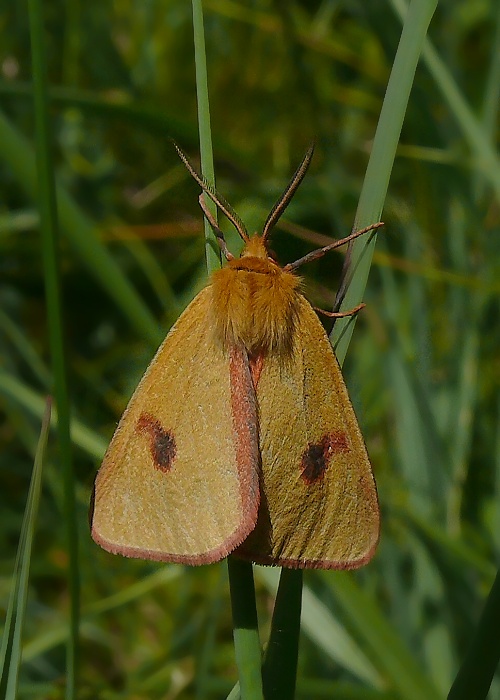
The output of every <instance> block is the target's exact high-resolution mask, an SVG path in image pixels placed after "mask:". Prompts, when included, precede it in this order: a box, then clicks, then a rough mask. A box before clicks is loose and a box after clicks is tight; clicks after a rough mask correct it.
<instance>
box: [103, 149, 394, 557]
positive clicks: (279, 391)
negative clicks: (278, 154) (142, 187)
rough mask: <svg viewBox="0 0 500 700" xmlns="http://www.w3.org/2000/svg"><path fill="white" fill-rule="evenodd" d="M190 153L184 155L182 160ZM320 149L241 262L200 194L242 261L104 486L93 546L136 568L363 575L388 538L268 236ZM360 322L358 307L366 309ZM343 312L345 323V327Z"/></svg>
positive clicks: (145, 407)
mask: <svg viewBox="0 0 500 700" xmlns="http://www.w3.org/2000/svg"><path fill="white" fill-rule="evenodd" d="M178 150H179V149H178ZM312 152H313V148H312V147H311V148H310V149H309V150H308V152H307V153H306V155H305V157H304V159H303V161H302V163H301V165H300V166H299V168H298V170H297V172H296V173H295V175H294V177H293V178H292V180H291V181H290V183H289V185H288V186H287V188H286V190H285V192H284V193H283V195H282V197H281V198H280V199H279V201H278V202H277V203H276V205H275V206H274V208H273V209H272V211H271V213H270V214H269V217H268V219H267V222H266V224H265V226H264V229H263V233H262V235H254V236H251V237H250V236H249V235H248V233H247V231H246V229H245V227H244V225H243V223H242V221H241V220H240V219H239V217H238V216H237V215H236V214H235V212H234V211H233V210H232V209H231V207H230V206H229V205H228V204H227V202H225V200H223V199H222V198H221V197H220V196H219V195H218V194H217V193H216V192H215V190H213V188H212V187H210V186H209V185H208V184H207V183H206V182H205V181H204V180H203V179H202V178H201V177H200V176H199V175H198V174H197V173H196V172H195V171H194V170H193V168H192V167H191V165H190V164H189V162H188V161H187V159H186V157H185V156H184V154H183V153H182V152H181V151H179V154H180V156H181V158H182V159H183V161H184V163H185V164H186V166H187V167H188V169H189V171H190V172H191V174H192V175H193V177H194V178H195V179H196V180H197V182H198V183H199V185H200V186H201V188H202V190H203V192H204V193H205V194H206V195H208V196H209V197H210V198H211V199H212V200H213V201H214V202H215V203H216V204H217V206H218V207H219V208H220V209H221V211H222V212H224V214H225V215H226V216H227V217H228V218H229V220H230V221H231V222H232V223H233V224H234V225H235V227H236V229H237V230H238V232H239V234H240V236H241V238H242V239H243V241H244V244H245V246H244V249H243V252H242V254H241V256H240V257H239V258H234V257H233V256H232V255H231V254H230V253H229V251H228V250H227V247H226V244H225V241H224V237H223V235H222V232H221V231H220V229H219V228H218V226H217V224H216V222H215V220H214V219H213V217H212V216H211V215H210V213H209V211H208V209H207V208H206V206H205V204H204V200H203V196H204V195H203V194H202V195H201V196H200V203H201V205H202V208H203V211H204V212H205V215H206V216H207V218H208V220H209V221H210V223H211V225H212V227H213V228H214V231H215V233H216V235H217V240H218V241H219V244H220V247H221V249H222V251H223V253H224V255H225V257H226V259H227V264H226V266H225V267H223V268H222V269H221V270H218V271H217V272H215V273H214V274H213V275H212V278H211V280H210V283H209V284H208V285H207V287H206V288H205V289H204V290H203V291H201V292H200V293H199V294H198V296H197V297H196V298H195V299H194V301H193V302H192V303H191V304H190V305H189V306H188V307H187V309H186V310H185V311H184V313H183V314H182V315H181V317H180V318H179V320H178V321H177V323H176V324H175V325H174V327H173V328H172V329H171V331H170V332H169V334H168V335H167V337H166V339H165V341H164V342H163V344H162V345H161V347H160V348H159V350H158V352H157V354H156V356H155V357H154V359H153V361H152V362H151V364H150V366H149V367H148V369H147V371H146V373H145V374H144V377H143V378H142V380H141V382H140V383H139V386H138V387H137V389H136V391H135V393H134V395H133V396H132V398H131V400H130V403H129V404H128V407H127V409H126V411H125V413H124V414H123V417H122V419H121V421H120V423H119V425H118V427H117V429H116V432H115V434H114V436H113V439H112V440H111V443H110V445H109V448H108V450H107V452H106V455H105V457H104V461H103V464H102V466H101V468H100V470H99V472H98V474H97V477H96V480H95V488H94V498H93V512H92V537H93V538H94V540H95V541H96V542H97V543H98V544H100V545H101V546H102V547H104V549H106V550H108V551H109V552H113V553H118V554H123V555H125V556H130V557H140V558H143V559H154V560H159V561H169V562H179V563H184V564H208V563H210V562H215V561H218V560H220V559H222V558H223V557H225V556H227V555H228V554H230V553H234V554H235V555H236V556H239V557H242V558H245V559H249V560H251V561H254V562H258V563H261V564H276V565H281V566H286V567H292V568H325V569H330V568H333V569H350V568H355V567H358V566H361V565H363V564H365V563H366V562H367V561H368V560H369V559H370V558H371V557H372V556H373V553H374V551H375V548H376V546H377V543H378V538H379V508H378V500H377V491H376V486H375V482H374V478H373V474H372V470H371V467H370V462H369V460H368V455H367V453H366V448H365V445H364V442H363V438H362V436H361V432H360V430H359V426H358V423H357V420H356V417H355V415H354V411H353V408H352V406H351V403H350V400H349V396H348V394H347V390H346V387H345V384H344V381H343V378H342V374H341V372H340V369H339V366H338V363H337V360H336V358H335V355H334V353H333V350H332V347H331V345H330V342H329V340H328V337H327V335H326V333H325V331H324V329H323V327H322V325H321V323H320V322H319V320H318V318H317V316H316V313H315V312H314V310H313V308H312V307H311V305H310V304H309V302H308V301H306V299H305V298H304V296H303V295H302V293H301V289H300V279H299V278H298V277H297V276H296V274H295V270H296V269H297V268H298V267H299V266H300V265H302V264H303V263H305V262H308V261H309V260H313V259H315V258H318V257H320V256H321V255H323V254H324V253H325V252H327V251H328V250H331V249H333V248H335V247H337V246H338V245H341V244H342V243H346V242H347V241H349V240H352V239H353V238H355V237H356V236H358V235H361V234H362V233H364V232H365V231H368V230H370V229H373V228H377V227H378V226H380V225H381V224H380V223H379V224H374V225H373V226H371V227H368V228H367V229H364V230H363V231H357V232H355V233H354V234H351V236H348V237H347V238H346V239H343V240H342V241H337V242H336V243H334V244H332V245H330V246H327V247H326V248H322V249H321V250H319V251H313V253H310V254H309V255H306V256H305V257H304V258H301V259H300V260H298V261H296V262H295V263H292V264H288V265H285V266H284V267H280V266H279V265H278V264H277V263H276V262H275V260H274V259H273V258H272V257H271V256H270V253H269V250H268V240H269V234H270V231H271V229H272V228H273V226H274V225H275V224H276V222H277V220H278V219H279V217H280V216H281V214H282V213H283V211H284V210H285V208H286V206H287V204H288V203H289V201H290V199H291V198H292V196H293V194H294V192H295V190H296V189H297V187H298V185H299V184H300V182H301V180H302V178H303V177H304V175H305V173H306V170H307V167H308V165H309V163H310V160H311V158H312ZM353 311H355V310H353ZM336 315H342V314H336Z"/></svg>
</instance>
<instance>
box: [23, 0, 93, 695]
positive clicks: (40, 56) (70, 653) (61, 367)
mask: <svg viewBox="0 0 500 700" xmlns="http://www.w3.org/2000/svg"><path fill="white" fill-rule="evenodd" d="M28 10H29V21H30V37H31V52H32V70H33V85H34V102H35V135H36V150H37V158H36V163H37V173H38V203H39V207H40V229H41V237H42V258H43V268H44V280H45V296H46V303H47V317H48V330H49V339H50V352H51V365H52V373H53V379H54V395H55V399H56V404H57V409H58V416H59V420H58V426H57V440H58V445H59V459H60V468H61V470H62V481H63V490H64V521H65V530H66V545H67V551H68V559H69V562H68V590H69V598H70V627H71V634H70V639H69V643H68V647H67V658H66V697H67V698H68V699H71V698H74V697H75V693H76V673H77V665H78V634H79V630H78V628H79V619H80V574H79V562H78V532H77V522H76V507H75V506H76V499H75V475H74V470H73V456H72V447H71V435H70V405H69V394H68V382H67V369H66V357H65V349H64V342H63V320H62V297H61V289H60V277H61V275H60V269H59V235H58V233H59V222H58V216H57V203H56V192H55V180H54V165H53V161H52V142H51V141H52V139H51V128H50V124H49V116H48V115H49V108H48V96H47V68H46V51H45V26H44V16H43V11H42V3H41V0H29V2H28Z"/></svg>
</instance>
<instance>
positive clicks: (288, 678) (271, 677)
mask: <svg viewBox="0 0 500 700" xmlns="http://www.w3.org/2000/svg"><path fill="white" fill-rule="evenodd" d="M283 596H284V598H285V599H284V600H283V599H282V598H283ZM301 609H302V571H294V570H292V569H283V570H282V572H281V577H280V583H279V587H278V592H277V595H276V602H275V605H274V613H273V618H272V622H271V635H270V637H269V642H268V645H267V649H266V655H265V658H264V665H263V668H262V682H263V686H264V697H266V698H282V699H283V700H293V698H294V697H295V684H296V679H297V660H298V656H299V636H300V613H301Z"/></svg>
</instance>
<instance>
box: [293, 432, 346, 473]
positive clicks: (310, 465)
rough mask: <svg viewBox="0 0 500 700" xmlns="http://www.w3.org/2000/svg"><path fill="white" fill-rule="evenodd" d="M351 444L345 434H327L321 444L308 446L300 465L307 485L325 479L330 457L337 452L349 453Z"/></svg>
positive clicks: (316, 443)
mask: <svg viewBox="0 0 500 700" xmlns="http://www.w3.org/2000/svg"><path fill="white" fill-rule="evenodd" d="M348 451H349V443H348V441H347V435H346V434H345V433H344V432H336V433H327V434H326V435H323V437H322V438H321V440H320V441H319V442H315V443H312V444H310V445H308V446H307V448H306V449H305V450H304V453H303V455H302V460H301V464H300V469H301V476H302V478H303V480H304V481H305V483H306V484H307V485H310V484H315V483H316V482H318V481H321V480H322V479H323V476H324V474H325V471H326V469H327V467H328V462H329V460H330V457H331V456H332V455H333V454H335V453H337V452H348Z"/></svg>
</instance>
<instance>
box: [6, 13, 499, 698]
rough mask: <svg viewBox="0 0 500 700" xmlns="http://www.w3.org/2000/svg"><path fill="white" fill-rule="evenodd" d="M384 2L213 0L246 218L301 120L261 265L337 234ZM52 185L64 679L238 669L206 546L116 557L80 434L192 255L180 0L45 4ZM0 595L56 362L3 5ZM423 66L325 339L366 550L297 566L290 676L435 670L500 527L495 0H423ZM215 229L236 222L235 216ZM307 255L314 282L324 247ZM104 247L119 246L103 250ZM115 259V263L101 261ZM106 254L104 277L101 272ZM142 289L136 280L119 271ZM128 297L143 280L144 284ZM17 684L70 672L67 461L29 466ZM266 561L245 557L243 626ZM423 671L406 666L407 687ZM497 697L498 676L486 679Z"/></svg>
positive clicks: (35, 692) (142, 342) (441, 678)
mask: <svg viewBox="0 0 500 700" xmlns="http://www.w3.org/2000/svg"><path fill="white" fill-rule="evenodd" d="M397 7H399V2H397V1H396V0H393V2H389V1H388V2H382V1H377V2H357V1H355V0H351V1H350V0H346V1H345V2H340V1H337V0H323V1H320V0H318V1H317V2H315V1H313V2H306V0H303V1H302V2H301V1H298V0H297V1H294V2H284V1H283V0H275V1H274V2H273V1H272V0H255V1H250V0H238V1H237V0H206V2H204V10H205V30H206V43H207V60H208V77H209V90H210V100H211V116H212V129H213V139H214V155H215V168H216V174H217V187H218V189H219V190H220V192H221V193H223V194H224V196H225V197H226V198H227V199H228V200H229V202H230V203H231V204H232V205H233V207H234V208H235V209H236V211H237V212H238V213H239V214H240V216H241V217H242V218H243V220H244V221H245V222H246V224H247V226H248V228H249V229H253V230H257V229H258V228H259V227H260V226H261V225H262V223H263V221H264V220H265V218H266V216H267V213H268V211H269V209H270V208H271V206H272V205H273V203H274V201H275V199H276V198H277V196H278V195H279V194H280V192H281V190H282V189H283V187H284V185H285V184H286V182H287V181H288V178H289V177H290V175H291V174H292V172H293V171H294V169H295V166H296V165H297V164H298V162H299V161H300V159H301V157H302V156H303V154H304V152H305V150H306V148H307V146H308V145H309V143H310V142H311V140H312V139H314V138H315V139H316V141H317V148H316V155H315V158H314V161H313V165H312V167H311V170H310V173H309V174H308V176H307V177H306V179H305V181H304V183H303V184H302V186H301V188H300V190H299V192H298V193H297V195H296V197H295V199H294V200H293V202H292V204H291V205H290V207H289V209H288V210H287V213H286V216H285V217H284V219H283V221H282V223H281V224H280V226H279V227H278V228H277V229H276V231H275V233H274V237H273V243H272V246H273V249H274V250H275V252H276V254H277V256H278V259H279V260H280V261H281V262H282V263H286V262H290V261H293V260H295V259H297V258H299V257H300V256H301V255H304V254H305V253H306V252H308V251H309V250H311V249H313V248H315V247H318V245H324V244H325V243H327V242H328V238H327V237H341V236H343V235H346V234H347V233H349V231H350V228H351V225H352V221H353V218H354V213H355V211H356V205H357V200H358V197H359V192H360V189H361V184H362V180H363V176H364V172H365V168H366V163H367V160H368V155H369V152H370V147H371V141H372V139H373V135H374V132H375V128H376V124H377V119H378V115H379V112H380V108H381V105H382V101H383V97H384V91H385V87H386V84H387V80H388V76H389V73H390V70H391V65H392V61H393V59H394V54H395V51H396V48H397V44H398V41H399V37H400V33H401V20H400V18H399V15H398V12H397V9H396V8H397ZM44 11H45V17H46V26H45V33H46V39H47V46H48V64H49V80H50V85H51V92H50V96H51V103H50V104H51V109H50V118H51V126H52V130H53V138H54V158H55V163H56V173H57V180H58V183H59V187H60V194H59V210H60V219H61V255H62V257H61V267H62V275H63V298H64V306H65V312H64V313H65V322H66V329H65V334H66V350H67V358H68V363H69V373H70V386H71V403H72V408H73V419H74V420H75V421H76V424H75V429H74V433H73V437H74V441H75V443H76V447H75V467H76V473H77V478H78V482H77V509H78V513H77V518H78V523H79V534H80V538H79V539H80V541H79V561H80V581H81V588H82V606H83V608H82V616H83V622H82V650H81V672H80V687H79V693H78V697H81V698H104V699H106V700H108V699H109V700H111V699H113V700H114V699H115V698H131V699H133V700H142V699H143V698H144V699H146V698H162V699H164V698H165V699H168V700H170V699H173V698H177V697H179V698H207V699H208V698H221V697H225V695H226V694H227V693H228V692H229V691H230V689H231V687H232V686H233V684H234V682H235V680H236V669H235V662H234V651H233V647H232V629H231V616H230V609H229V594H228V585H227V573H226V566H225V563H224V562H223V563H221V564H219V565H213V566H207V567H201V568H197V569H189V568H182V567H180V566H175V565H170V566H159V565H157V564H153V563H147V562H140V561H133V560H127V559H124V558H121V557H114V556H112V555H110V554H107V553H106V552H104V551H102V550H100V549H99V548H98V547H97V546H96V545H95V544H94V543H93V542H92V541H91V539H90V536H89V531H88V522H87V510H88V500H89V495H90V491H91V487H92V482H93V478H94V475H95V472H96V470H97V468H98V465H99V458H100V456H101V455H102V451H103V449H104V448H105V446H106V444H107V441H108V440H109V438H110V436H111V434H112V432H113V429H114V427H115V425H116V422H117V420H118V418H119V416H120V415H121V412H122V411H123V409H124V408H125V405H126V402H127V400H128V398H129V397H130V395H131V393H132V391H133V389H134V387H135V385H136V384H137V382H138V380H139V378H140V377H141V375H142V373H143V371H144V369H145V367H146V366H147V363H148V362H149V360H150V359H151V357H152V354H153V352H154V350H155V348H156V346H157V344H158V343H159V341H160V340H161V339H162V337H163V336H164V335H165V333H166V332H167V330H168V328H169V327H170V325H171V324H172V323H173V321H174V320H175V319H176V317H177V316H178V314H179V313H180V311H181V310H182V309H183V308H184V307H185V305H186V304H187V303H188V302H189V300H190V299H192V297H193V296H194V294H195V293H196V291H197V290H199V289H200V288H201V287H202V286H203V285H204V283H205V281H206V266H205V260H204V243H203V232H202V218H201V214H200V211H199V208H198V203H197V198H198V194H199V188H198V187H197V185H196V184H195V183H194V182H193V181H192V180H191V178H190V176H189V175H188V173H187V172H186V171H185V169H184V167H183V166H182V164H181V163H180V161H179V159H178V157H177V155H176V154H175V151H174V148H173V147H172V144H171V143H170V141H169V139H170V138H174V139H175V140H176V141H177V142H178V143H179V144H180V145H181V146H182V147H183V149H184V150H186V151H187V152H188V153H189V154H190V155H191V156H192V158H193V160H194V161H195V162H196V159H197V154H198V131H197V116H196V94H195V75H194V57H193V30H192V9H191V4H190V3H189V2H188V1H187V0H157V1H156V2H149V1H145V0H142V1H136V2H127V1H126V0H115V2H108V1H106V0H99V1H98V2H97V1H94V2H88V3H83V2H80V1H79V0H66V2H62V1H61V0H51V2H50V3H48V2H46V3H45V8H44ZM0 37H1V41H0V77H1V80H0V359H1V366H0V406H1V410H2V423H1V424H0V445H1V447H2V449H1V451H0V479H1V481H0V518H1V530H0V608H1V609H2V610H4V609H5V608H6V607H7V600H8V595H9V590H10V585H11V575H12V571H13V569H14V560H15V556H16V548H17V544H18V539H19V532H20V527H21V520H22V517H23V512H24V507H25V503H26V497H27V491H28V486H29V479H30V476H31V469H32V464H33V454H34V449H35V445H36V439H37V435H38V432H39V426H40V419H41V413H42V405H43V397H44V396H45V394H46V393H47V390H48V387H49V386H50V370H49V362H50V360H49V354H48V335H47V326H46V316H45V304H44V282H43V270H42V266H41V252H40V251H41V247H40V238H39V230H38V214H37V208H36V205H35V203H34V191H35V174H34V173H35V171H34V166H35V160H34V159H35V151H34V145H33V139H34V123H33V95H32V90H31V55H30V40H29V31H28V16H27V11H26V7H25V5H24V4H22V3H19V2H14V0H3V2H2V4H1V6H0ZM429 39H430V41H431V42H432V46H430V47H428V49H427V51H426V53H425V54H424V57H423V59H422V61H421V62H420V64H419V68H418V70H417V74H416V79H415V84H414V88H413V91H412V94H411V97H410V102H409V107H408V112H407V116H406V120H405V123H404V127H403V131H402V134H401V141H400V146H399V149H398V153H397V157H396V161H395V165H394V170H393V175H392V178H391V182H390V186H389V193H388V197H387V201H386V206H385V209H384V212H383V219H384V221H385V222H386V228H385V231H384V232H383V233H382V234H380V235H379V239H378V243H377V249H376V253H375V257H374V262H373V266H372V270H371V274H370V279H369V285H368V289H367V292H366V295H365V299H364V300H365V302H366V303H367V308H366V309H365V310H364V311H363V312H362V314H361V316H360V318H359V319H358V322H357V325H356V330H355V333H354V337H353V342H352V343H351V346H350V348H349V353H348V356H347V359H346V363H345V365H344V374H345V377H346V383H347V385H348V387H349V390H350V394H351V397H352V400H353V403H354V405H355V408H356V411H357V414H358V418H359V421H360V424H361V428H362V431H363V434H364V436H365V440H366V443H367V447H368V452H369V454H370V456H371V459H372V463H373V467H374V471H375V475H376V478H377V483H378V487H379V495H380V501H381V508H382V537H381V543H380V546H379V550H378V553H377V555H376V556H375V558H374V560H373V561H372V562H371V563H370V564H369V565H368V566H367V567H366V568H364V569H363V570H361V571H359V572H357V573H354V574H346V573H336V572H307V573H306V575H305V584H306V589H305V592H304V609H303V620H302V621H303V635H302V640H301V651H300V658H299V681H298V689H297V697H299V698H316V697H317V698H332V697H338V698H376V699H378V698H380V699H382V698H384V699H385V698H394V699H397V698H415V700H417V699H418V698H419V697H422V698H425V697H431V695H429V694H428V695H425V694H423V691H422V690H421V689H420V688H421V687H424V686H425V684H429V687H430V688H432V692H433V693H434V695H432V697H436V698H438V697H443V696H445V695H446V692H447V690H448V689H449V687H450V685H451V683H452V681H453V678H454V676H455V674H456V672H457V669H458V666H459V663H460V661H461V659H462V658H463V656H464V653H465V650H466V648H467V644H468V642H469V641H470V638H471V635H472V631H473V629H474V626H475V624H476V623H477V619H478V616H479V614H480V611H481V607H482V605H483V603H484V599H485V597H486V595H487V594H488V591H489V589H490V587H491V584H492V582H493V578H494V576H495V571H496V567H497V565H498V559H499V553H500V439H499V437H498V435H499V434H500V430H499V428H500V401H499V398H498V397H499V391H498V389H499V381H498V380H499V377H500V361H499V359H500V353H499V350H498V348H499V347H500V333H499V330H498V327H499V305H498V293H499V291H500V280H499V272H500V266H499V260H500V258H499V252H500V239H499V233H500V217H499V198H500V165H499V163H498V161H497V160H496V156H495V148H496V143H497V140H498V98H499V90H500V11H499V7H498V3H497V2H495V0H475V1H472V0H462V1H460V0H441V2H440V3H439V5H438V10H437V12H436V14H435V16H434V19H433V22H432V24H431V28H430V33H429ZM223 227H224V228H225V230H227V231H228V241H229V246H230V248H231V249H232V250H235V249H236V247H237V245H238V242H237V241H236V239H235V237H234V235H233V233H232V232H230V231H229V228H227V227H226V226H225V222H224V224H223ZM342 260H343V258H342V255H341V254H331V255H329V256H327V257H325V258H323V259H322V260H320V261H317V262H315V263H313V264H311V265H309V266H307V268H305V269H303V270H302V274H303V275H304V278H305V290H306V293H307V296H308V298H309V299H310V300H311V301H312V302H313V303H314V304H316V305H318V306H321V307H323V308H329V307H331V305H332V303H333V299H334V296H335V291H336V285H337V284H338V280H339V276H340V271H341V268H342ZM116 268H118V271H117V270H116ZM119 271H121V273H122V274H123V276H124V279H126V280H128V282H129V284H130V288H128V287H127V288H125V287H122V286H120V284H118V283H117V281H116V280H117V279H118V277H117V275H119ZM120 279H121V278H120ZM133 290H135V292H134V291H133ZM138 300H139V301H138ZM44 469H45V471H44V486H43V494H42V500H41V504H40V511H39V519H38V523H37V533H36V540H35V549H34V552H33V557H32V561H31V578H30V589H29V600H28V610H27V619H26V626H25V649H24V664H23V667H22V672H21V686H20V691H19V697H20V698H59V697H62V694H63V685H64V678H65V674H66V660H65V650H64V644H63V642H64V641H65V639H66V636H67V634H68V593H67V584H66V577H67V553H66V545H65V537H64V525H63V505H62V479H61V465H60V464H59V461H58V455H57V452H56V450H55V447H54V441H52V442H51V443H50V444H49V452H48V455H47V460H46V464H45V467H44ZM276 580H277V572H276V571H274V570H270V569H262V568H259V567H256V582H257V592H258V606H259V616H260V622H261V635H262V639H263V641H265V639H266V638H267V634H268V630H269V621H270V613H271V611H272V605H273V595H274V590H275V586H276ZM419 684H420V685H419ZM489 698H490V700H498V699H499V698H500V679H499V678H497V679H496V681H495V682H494V685H493V687H492V690H491V692H490V695H489Z"/></svg>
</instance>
